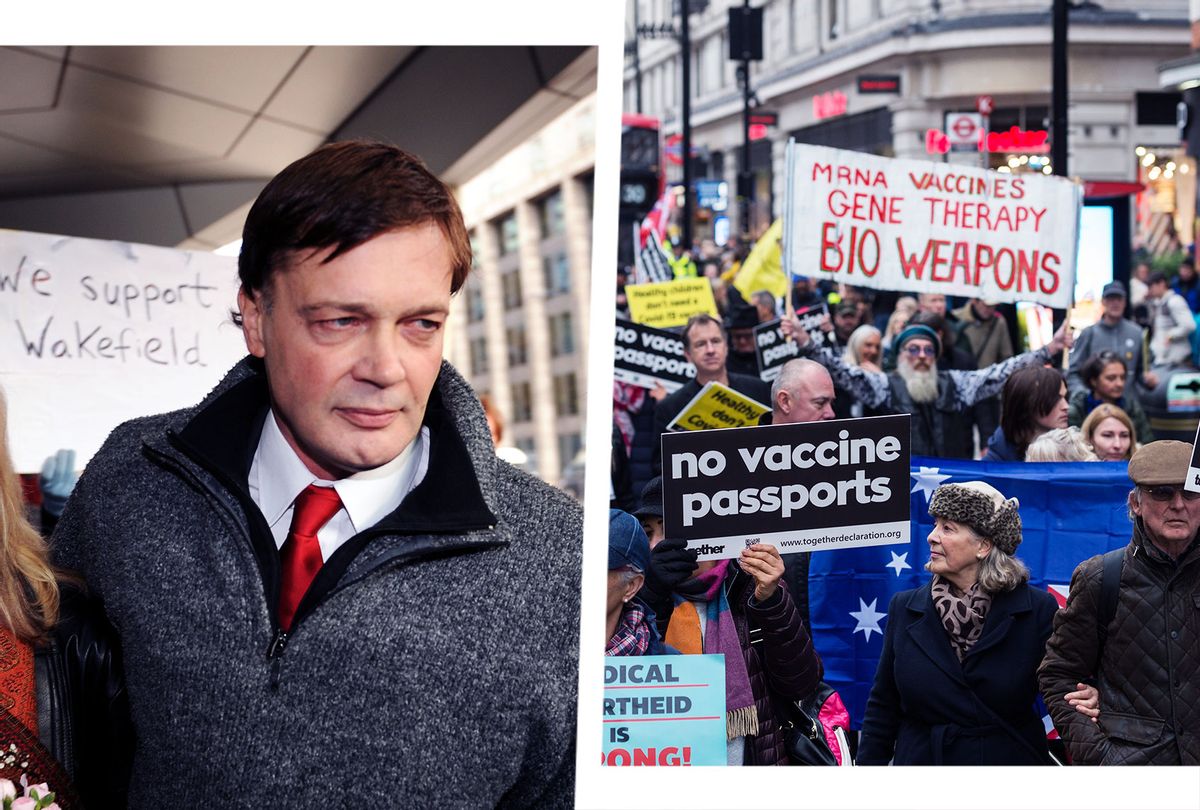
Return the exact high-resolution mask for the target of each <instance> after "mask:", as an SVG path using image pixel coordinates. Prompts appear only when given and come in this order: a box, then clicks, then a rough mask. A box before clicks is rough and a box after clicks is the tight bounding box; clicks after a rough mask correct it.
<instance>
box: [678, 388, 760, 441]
mask: <svg viewBox="0 0 1200 810" xmlns="http://www.w3.org/2000/svg"><path fill="white" fill-rule="evenodd" d="M769 410H771V409H770V408H768V407H767V406H766V405H763V404H762V403H761V402H757V401H756V400H753V399H751V398H750V397H748V396H746V395H744V394H739V393H738V392H737V391H734V390H733V389H732V388H728V387H726V386H724V385H721V384H720V383H719V382H708V383H705V384H704V387H703V388H701V389H700V393H698V394H696V396H694V397H692V401H691V402H689V403H688V404H687V405H686V406H684V408H683V410H681V411H680V412H679V414H678V415H677V416H676V417H675V418H674V419H673V420H672V421H671V424H669V425H667V430H714V429H716V428H731V427H747V426H750V427H753V426H755V425H757V424H758V420H759V418H760V417H761V416H762V415H763V414H764V413H766V412H767V411H769Z"/></svg>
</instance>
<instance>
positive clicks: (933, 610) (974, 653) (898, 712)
mask: <svg viewBox="0 0 1200 810" xmlns="http://www.w3.org/2000/svg"><path fill="white" fill-rule="evenodd" d="M1018 506H1019V504H1018V503H1017V501H1016V499H1008V500H1005V499H1004V496H1003V495H1001V494H1000V493H999V492H997V491H996V490H995V489H994V488H993V487H991V486H989V485H987V484H984V483H982V482H978V481H972V482H967V483H964V484H945V485H943V486H941V487H939V488H938V489H937V491H935V492H934V495H933V498H932V499H931V501H930V504H929V513H930V514H931V515H933V516H934V518H935V524H934V529H933V531H932V532H930V535H929V548H930V560H929V563H928V564H927V565H926V566H925V568H926V570H928V571H930V572H932V573H933V579H932V581H931V582H930V583H929V584H928V585H925V586H924V587H922V588H917V589H916V590H911V591H904V592H902V593H898V594H896V595H895V597H893V598H892V602H891V605H890V606H889V607H888V621H887V630H886V632H885V633H884V640H883V653H882V655H881V657H880V659H879V669H878V670H877V671H876V673H875V684H874V686H873V687H872V688H871V694H870V697H869V698H868V700H867V709H866V715H865V717H864V718H863V728H862V740H861V742H860V744H859V751H858V759H857V762H858V764H860V765H886V764H887V763H888V762H892V763H894V764H896V765H1048V764H1050V758H1049V754H1048V750H1047V745H1046V733H1045V730H1044V729H1043V726H1042V721H1041V718H1040V717H1039V716H1038V714H1037V713H1036V712H1035V710H1034V699H1035V697H1036V695H1037V691H1038V690H1037V667H1038V664H1039V663H1040V662H1041V660H1042V656H1043V654H1044V652H1045V646H1046V639H1047V638H1049V636H1050V630H1051V622H1052V621H1053V617H1054V612H1055V610H1056V609H1057V607H1058V606H1057V603H1056V602H1055V600H1054V597H1052V596H1051V595H1050V594H1049V593H1047V592H1044V591H1039V590H1036V589H1034V588H1032V587H1030V586H1029V585H1028V584H1027V583H1028V580H1029V571H1028V569H1027V568H1026V567H1025V565H1024V564H1023V563H1021V562H1020V561H1019V560H1017V559H1016V558H1015V557H1014V556H1012V555H1013V553H1014V552H1015V551H1016V549H1017V546H1018V545H1020V542H1021V517H1020V515H1019V513H1018V511H1017V508H1018Z"/></svg>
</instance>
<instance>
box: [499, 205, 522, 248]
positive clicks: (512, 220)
mask: <svg viewBox="0 0 1200 810" xmlns="http://www.w3.org/2000/svg"><path fill="white" fill-rule="evenodd" d="M497 230H498V231H499V237H500V240H499V241H500V255H501V256H507V255H508V254H509V253H516V251H517V247H518V241H517V215H516V213H509V214H508V216H506V217H504V219H502V220H500V224H499V225H498V226H497Z"/></svg>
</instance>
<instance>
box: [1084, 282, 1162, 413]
mask: <svg viewBox="0 0 1200 810" xmlns="http://www.w3.org/2000/svg"><path fill="white" fill-rule="evenodd" d="M1100 299H1101V302H1102V303H1103V307H1104V308H1103V310H1102V311H1101V313H1100V320H1098V321H1096V322H1095V323H1094V324H1092V325H1091V326H1089V327H1088V328H1087V329H1084V330H1083V331H1082V332H1080V333H1079V337H1077V338H1075V347H1074V348H1073V349H1071V365H1070V369H1069V370H1068V372H1067V388H1068V389H1070V392H1071V393H1072V394H1073V393H1075V392H1076V391H1086V390H1087V385H1086V384H1085V383H1084V381H1083V375H1082V374H1081V373H1080V372H1081V371H1082V369H1083V366H1084V365H1085V364H1086V363H1087V361H1088V360H1089V359H1091V357H1092V356H1093V355H1097V354H1100V352H1104V351H1110V352H1113V353H1114V354H1116V355H1117V356H1118V357H1120V358H1121V359H1122V360H1123V361H1124V363H1125V390H1126V391H1129V392H1130V393H1131V394H1132V395H1133V396H1137V389H1136V387H1135V386H1134V383H1135V382H1142V383H1143V384H1144V385H1146V386H1147V387H1148V388H1153V387H1154V386H1156V385H1158V376H1157V375H1156V374H1155V373H1154V372H1152V371H1150V370H1149V369H1148V368H1146V367H1145V364H1144V363H1143V362H1142V355H1143V354H1144V352H1143V342H1144V341H1143V336H1144V334H1145V330H1143V329H1142V327H1140V326H1138V325H1137V324H1136V323H1134V322H1133V321H1131V320H1129V319H1128V318H1126V317H1125V285H1124V284H1122V283H1121V282H1119V281H1112V282H1109V283H1108V284H1106V285H1104V289H1103V290H1102V291H1101V294H1100Z"/></svg>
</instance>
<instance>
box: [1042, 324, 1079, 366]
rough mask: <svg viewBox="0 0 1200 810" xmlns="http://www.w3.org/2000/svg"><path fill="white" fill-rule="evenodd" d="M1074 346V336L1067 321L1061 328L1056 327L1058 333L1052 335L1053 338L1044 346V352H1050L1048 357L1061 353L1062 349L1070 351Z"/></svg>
mask: <svg viewBox="0 0 1200 810" xmlns="http://www.w3.org/2000/svg"><path fill="white" fill-rule="evenodd" d="M1074 345H1075V335H1074V333H1072V332H1071V325H1070V323H1069V319H1068V320H1064V321H1063V322H1062V326H1060V327H1058V331H1057V332H1055V333H1054V337H1052V338H1051V339H1050V342H1049V343H1047V344H1046V350H1047V351H1048V352H1050V356H1051V357H1053V356H1054V355H1056V354H1058V353H1059V352H1061V351H1062V350H1063V349H1070V348H1071V347H1072V346H1074Z"/></svg>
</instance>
